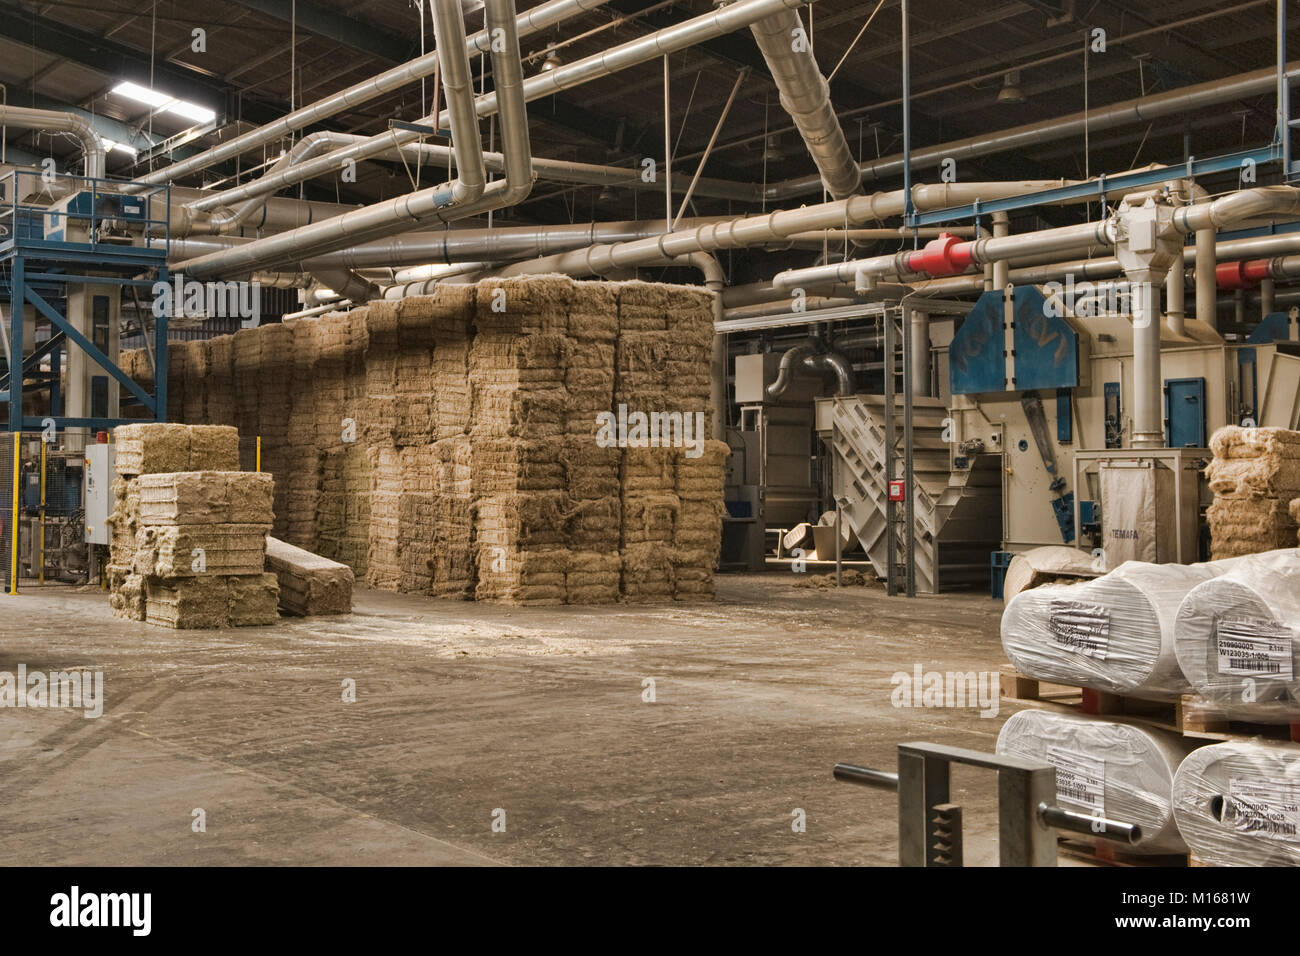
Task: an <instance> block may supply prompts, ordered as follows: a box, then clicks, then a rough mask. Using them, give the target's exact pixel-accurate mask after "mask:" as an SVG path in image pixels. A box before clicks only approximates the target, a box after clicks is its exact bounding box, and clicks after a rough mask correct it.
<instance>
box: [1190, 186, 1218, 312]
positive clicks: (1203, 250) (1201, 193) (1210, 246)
mask: <svg viewBox="0 0 1300 956" xmlns="http://www.w3.org/2000/svg"><path fill="white" fill-rule="evenodd" d="M1191 194H1192V196H1193V198H1195V199H1208V198H1209V195H1210V194H1209V193H1207V192H1206V191H1205V189H1204V188H1203V187H1201V186H1198V185H1196V184H1195V183H1192V185H1191ZM1217 240H1218V236H1217V234H1216V233H1215V231H1214V230H1213V229H1199V230H1197V232H1196V266H1195V268H1194V270H1193V276H1194V277H1195V281H1196V318H1198V319H1200V320H1201V321H1202V322H1205V323H1206V324H1208V325H1209V326H1210V328H1212V329H1214V328H1218V326H1219V304H1218V290H1217V289H1216V288H1215V281H1214V269H1215V263H1216V259H1215V256H1216V255H1217V253H1216V250H1215V244H1216V242H1217Z"/></svg>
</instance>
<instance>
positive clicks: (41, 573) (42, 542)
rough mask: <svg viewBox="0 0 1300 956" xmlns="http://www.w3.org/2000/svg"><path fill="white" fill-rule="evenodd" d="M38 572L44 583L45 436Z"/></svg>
mask: <svg viewBox="0 0 1300 956" xmlns="http://www.w3.org/2000/svg"><path fill="white" fill-rule="evenodd" d="M39 557H40V573H39V574H38V575H37V577H38V579H39V580H40V583H41V584H44V583H45V437H44V436H42V437H41V548H40V556H39Z"/></svg>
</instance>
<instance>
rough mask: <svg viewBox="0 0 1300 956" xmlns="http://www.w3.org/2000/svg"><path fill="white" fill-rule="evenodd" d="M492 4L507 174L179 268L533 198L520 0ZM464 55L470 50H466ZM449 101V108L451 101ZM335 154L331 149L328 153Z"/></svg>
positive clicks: (279, 259) (310, 246) (303, 251)
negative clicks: (462, 191)
mask: <svg viewBox="0 0 1300 956" xmlns="http://www.w3.org/2000/svg"><path fill="white" fill-rule="evenodd" d="M486 10H487V22H488V27H489V32H491V31H495V30H499V31H501V36H502V37H503V38H504V43H503V44H501V45H500V46H503V47H504V50H499V49H498V47H497V45H495V44H494V47H493V52H492V71H493V75H494V77H495V78H496V86H497V88H496V93H495V94H494V95H495V96H496V97H497V98H498V99H499V101H500V103H501V139H502V145H503V151H504V153H505V156H506V177H505V179H503V180H498V181H496V182H494V183H492V185H491V186H489V187H487V188H486V189H484V190H483V191H482V194H481V195H480V196H479V197H478V198H477V199H475V200H472V201H468V202H459V201H458V200H457V199H456V197H455V188H454V185H449V184H443V185H440V186H435V187H432V188H429V189H423V190H420V191H418V192H413V193H409V194H407V195H404V196H398V197H396V198H394V199H390V200H386V201H384V202H381V203H375V204H374V205H371V206H363V207H362V208H360V209H357V210H355V211H354V212H350V213H346V214H344V215H342V216H335V217H334V218H332V219H327V220H325V221H323V222H320V223H314V224H312V225H310V226H303V227H301V228H299V229H294V230H290V231H289V232H284V233H281V234H279V235H277V236H271V237H269V238H266V239H258V240H255V241H253V242H250V243H247V244H245V245H241V246H237V247H233V248H231V249H227V250H225V251H223V252H218V253H212V254H209V255H205V256H199V257H198V258H196V259H189V260H186V261H185V262H182V263H180V264H179V265H178V266H177V267H176V268H177V269H178V270H179V271H183V272H186V273H187V274H189V275H192V276H196V277H199V278H206V277H210V276H215V275H219V274H223V273H234V274H239V273H243V272H247V271H250V270H252V269H258V268H267V267H272V266H278V265H281V264H285V263H290V262H295V261H297V260H300V259H308V258H311V257H312V256H314V255H320V254H323V253H326V252H331V251H333V250H335V249H341V248H344V247H346V246H349V245H353V244H356V243H360V242H364V241H365V240H367V239H374V238H378V237H380V236H384V235H389V234H392V233H396V232H402V231H405V230H409V229H414V228H417V227H418V226H419V225H420V224H421V223H424V222H429V221H433V220H436V221H441V222H452V221H454V220H456V219H465V218H468V217H470V216H474V215H478V214H479V213H483V212H487V211H488V210H490V209H498V208H501V207H503V206H509V205H514V204H515V203H518V202H519V201H521V200H522V199H523V198H524V197H526V196H527V195H528V193H529V192H530V191H531V190H532V183H533V176H532V158H531V153H530V148H529V142H528V114H527V110H526V108H525V106H524V98H523V90H522V81H523V72H522V66H521V64H520V57H519V41H518V37H516V35H515V32H514V25H515V24H514V3H513V0H488V2H487V4H486ZM456 23H457V25H458V26H459V27H461V28H463V26H464V22H463V17H462V16H461V14H460V12H459V6H457V7H456ZM461 55H462V56H463V51H461ZM448 105H449V107H450V105H451V104H450V102H449V104H448ZM472 148H478V143H477V142H475V143H473V144H472ZM337 152H338V151H336V153H337ZM336 153H330V154H329V156H334V155H336ZM328 158H329V157H328V156H326V157H321V159H328ZM303 165H304V166H305V165H310V164H309V163H305V164H303ZM295 168H301V167H295Z"/></svg>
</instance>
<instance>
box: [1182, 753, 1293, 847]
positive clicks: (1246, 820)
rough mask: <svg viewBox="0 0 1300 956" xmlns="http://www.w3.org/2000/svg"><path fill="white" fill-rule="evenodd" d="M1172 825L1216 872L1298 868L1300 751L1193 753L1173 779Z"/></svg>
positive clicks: (1188, 845)
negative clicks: (1238, 868) (1234, 868)
mask: <svg viewBox="0 0 1300 956" xmlns="http://www.w3.org/2000/svg"><path fill="white" fill-rule="evenodd" d="M1173 793H1174V820H1175V822H1177V824H1178V829H1179V831H1180V832H1181V833H1182V835H1183V839H1184V840H1185V841H1186V842H1187V847H1188V849H1190V850H1191V851H1192V853H1193V854H1194V855H1195V856H1196V857H1198V858H1199V859H1200V860H1202V861H1203V862H1205V863H1210V864H1213V865H1215V866H1300V746H1297V745H1295V744H1264V743H1256V742H1241V743H1236V742H1233V743H1226V744H1215V745H1213V746H1211V747H1202V748H1201V749H1199V750H1196V751H1193V752H1192V753H1191V754H1189V755H1188V756H1187V759H1186V760H1184V761H1183V762H1182V764H1180V765H1179V767H1178V772H1177V773H1176V774H1175V775H1174V791H1173Z"/></svg>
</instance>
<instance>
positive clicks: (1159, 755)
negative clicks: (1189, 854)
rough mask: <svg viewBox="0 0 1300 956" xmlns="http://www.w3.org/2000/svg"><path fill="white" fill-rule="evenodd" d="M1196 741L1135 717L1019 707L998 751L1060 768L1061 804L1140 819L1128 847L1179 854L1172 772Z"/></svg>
mask: <svg viewBox="0 0 1300 956" xmlns="http://www.w3.org/2000/svg"><path fill="white" fill-rule="evenodd" d="M1195 746H1196V745H1195V743H1193V742H1192V741H1191V740H1189V739H1186V738H1183V737H1180V736H1178V735H1177V734H1172V733H1165V732H1163V731H1159V730H1153V729H1149V728H1146V727H1141V726H1138V725H1136V724H1130V723H1125V722H1121V721H1115V720H1102V719H1100V718H1097V717H1079V716H1075V715H1073V714H1058V713H1054V712H1052V711H1047V710H1022V711H1020V712H1019V713H1015V714H1012V715H1011V718H1010V719H1009V720H1008V721H1007V722H1006V723H1005V724H1003V725H1002V732H1001V733H1000V734H998V744H997V752H998V753H1000V754H1010V755H1012V756H1016V757H1025V758H1027V759H1029V760H1037V761H1039V762H1041V763H1046V764H1051V765H1052V766H1053V767H1055V768H1056V802H1057V805H1058V806H1061V807H1064V808H1065V809H1067V810H1074V811H1076V812H1079V813H1089V814H1098V815H1100V816H1104V817H1106V818H1108V819H1111V820H1117V821H1119V822H1122V823H1136V824H1137V825H1138V826H1140V827H1141V828H1142V837H1141V839H1140V840H1139V841H1138V842H1137V843H1136V844H1134V845H1133V846H1131V847H1129V848H1128V849H1129V850H1130V851H1132V852H1136V853H1182V852H1184V851H1185V850H1186V849H1187V848H1186V846H1184V844H1183V841H1182V838H1181V837H1180V836H1179V835H1178V828H1177V826H1175V824H1174V818H1173V802H1172V801H1173V797H1172V788H1173V782H1174V772H1175V771H1176V770H1177V769H1178V765H1179V764H1180V763H1181V762H1182V760H1183V758H1184V757H1186V756H1187V755H1188V754H1189V753H1191V751H1192V750H1193V749H1194V748H1195ZM1094 842H1095V840H1094Z"/></svg>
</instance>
